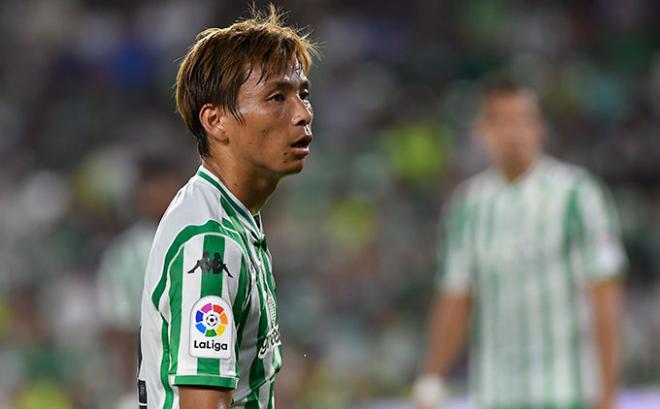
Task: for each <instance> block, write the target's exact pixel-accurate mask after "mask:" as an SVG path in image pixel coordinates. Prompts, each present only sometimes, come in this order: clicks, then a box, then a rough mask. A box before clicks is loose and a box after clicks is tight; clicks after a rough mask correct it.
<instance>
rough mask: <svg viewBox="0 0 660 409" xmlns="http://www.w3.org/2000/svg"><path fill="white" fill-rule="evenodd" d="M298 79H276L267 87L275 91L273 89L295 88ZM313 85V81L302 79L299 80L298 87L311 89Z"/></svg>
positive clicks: (286, 89)
mask: <svg viewBox="0 0 660 409" xmlns="http://www.w3.org/2000/svg"><path fill="white" fill-rule="evenodd" d="M296 82H298V81H274V82H272V83H270V84H268V85H267V87H266V88H267V89H269V90H271V91H273V90H282V91H290V90H293V89H295V88H296V87H295V84H296ZM311 86H312V83H311V82H310V81H309V80H302V81H300V82H299V85H298V88H299V89H310V87H311Z"/></svg>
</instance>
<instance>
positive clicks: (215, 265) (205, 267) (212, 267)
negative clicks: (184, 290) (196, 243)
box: [188, 251, 234, 278]
mask: <svg viewBox="0 0 660 409" xmlns="http://www.w3.org/2000/svg"><path fill="white" fill-rule="evenodd" d="M198 268H199V269H200V270H202V273H211V272H213V274H220V273H222V272H223V271H225V272H226V273H227V275H228V276H229V277H231V278H234V276H233V275H231V273H230V272H229V269H228V268H227V264H225V263H224V261H222V258H221V257H220V253H218V252H217V251H216V252H215V253H213V260H211V256H210V255H209V252H208V251H205V252H204V253H202V258H201V259H199V260H197V263H196V264H195V266H194V267H193V268H192V269H190V271H188V274H192V273H194V272H195V270H197V269H198Z"/></svg>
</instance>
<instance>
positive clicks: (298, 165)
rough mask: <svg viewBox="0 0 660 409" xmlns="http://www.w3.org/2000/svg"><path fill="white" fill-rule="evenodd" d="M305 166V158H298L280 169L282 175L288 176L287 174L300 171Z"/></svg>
mask: <svg viewBox="0 0 660 409" xmlns="http://www.w3.org/2000/svg"><path fill="white" fill-rule="evenodd" d="M304 167H305V160H304V159H299V160H296V161H291V162H289V163H287V164H286V167H285V168H284V169H282V172H281V174H282V176H289V175H295V174H298V173H300V172H302V170H303V168H304Z"/></svg>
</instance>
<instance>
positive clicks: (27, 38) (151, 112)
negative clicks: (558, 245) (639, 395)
mask: <svg viewBox="0 0 660 409" xmlns="http://www.w3.org/2000/svg"><path fill="white" fill-rule="evenodd" d="M544 3H550V2H534V1H522V0H520V1H495V0H482V1H457V2H435V1H422V0H418V1H408V2H383V1H375V0H361V1H356V2H354V1H347V0H341V1H340V0H337V1H335V0H315V1H303V0H290V1H282V2H281V3H280V4H281V5H282V6H283V7H284V8H285V9H287V10H290V11H291V14H290V15H289V21H291V22H294V23H297V24H298V25H302V26H307V25H309V26H310V27H311V28H312V29H313V37H314V38H315V39H318V40H319V41H320V43H321V46H322V53H323V59H322V60H321V62H320V63H318V64H316V66H315V67H314V68H313V70H312V75H311V79H312V82H313V90H312V102H313V104H314V107H315V112H316V118H315V123H314V131H315V141H314V144H313V147H312V151H313V155H312V156H311V157H310V158H309V159H308V162H307V166H306V169H305V171H304V172H303V175H302V176H299V177H296V178H291V179H288V180H286V181H285V182H283V184H282V186H280V188H279V190H278V191H277V192H276V194H275V195H274V197H273V199H272V200H271V202H270V203H269V204H268V206H267V207H266V209H265V210H264V222H265V225H266V231H267V232H268V237H269V246H270V248H271V251H272V253H273V257H274V261H275V274H276V278H277V281H278V295H279V303H280V307H279V309H280V320H281V329H282V335H283V340H284V348H285V349H284V353H285V361H284V369H283V371H282V373H281V376H280V377H279V379H278V381H279V385H278V388H279V391H278V406H280V407H283V408H305V409H326V408H327V409H331V408H351V407H356V406H357V405H359V404H361V403H364V402H367V401H368V400H370V399H372V398H375V397H378V398H384V397H385V398H387V397H403V396H405V394H407V393H408V391H409V383H410V381H411V380H412V379H413V377H414V375H415V371H416V370H417V367H418V363H419V360H420V358H421V356H420V354H421V350H422V349H421V346H422V345H423V344H424V342H425V341H424V339H425V329H424V324H425V321H426V311H427V308H428V303H429V301H430V299H431V294H432V292H433V291H434V274H435V257H436V256H435V255H436V247H437V240H436V226H437V221H438V217H439V215H440V212H441V209H442V206H443V203H444V200H445V198H446V197H447V194H448V192H449V191H450V189H451V188H452V187H453V186H455V184H456V183H457V182H458V181H460V180H461V179H463V178H464V177H466V176H468V175H471V174H473V173H474V172H476V171H477V170H479V169H480V168H481V167H483V165H484V160H483V155H482V153H481V152H479V151H478V150H477V149H476V148H475V145H474V144H473V143H472V140H471V135H470V121H471V119H472V116H473V115H474V102H475V96H476V92H477V91H478V88H477V80H478V79H479V78H480V77H481V76H482V75H484V74H487V73H489V72H492V71H493V70H500V69H504V68H505V69H508V70H510V71H511V72H513V73H515V74H516V75H517V76H519V77H520V78H521V79H522V80H524V81H527V82H529V83H530V84H532V85H533V86H535V87H536V88H537V89H539V90H540V92H541V95H542V96H543V102H544V104H545V107H546V113H547V115H548V118H549V126H550V129H551V137H550V138H549V140H548V147H549V150H550V151H551V152H553V153H554V154H555V155H557V156H558V157H560V158H563V159H566V160H569V161H572V162H574V163H577V164H580V165H583V166H585V167H587V168H589V169H591V170H592V171H593V172H594V173H595V174H597V175H599V176H600V177H601V178H602V179H604V180H605V181H606V182H607V184H608V185H609V186H610V188H611V189H612V190H613V192H614V195H615V198H616V202H617V205H618V207H619V210H620V213H621V217H622V225H623V231H624V240H625V244H626V249H627V251H628V256H629V259H630V263H631V268H630V271H629V272H628V275H627V283H626V287H627V298H626V313H625V317H624V331H623V335H624V339H625V350H624V354H623V357H624V362H623V370H624V382H625V384H626V386H627V387H646V386H649V385H650V386H652V385H655V386H656V387H657V386H658V385H659V384H660V314H659V313H658V312H660V281H659V280H658V272H659V271H660V251H659V249H660V143H659V142H658V141H659V139H658V131H659V130H660V48H659V47H660V26H659V25H658V24H657V17H659V16H660V5H659V4H658V3H657V2H653V1H642V0H628V1H614V0H598V1H596V0H594V1H559V2H552V5H550V4H544ZM257 4H260V3H259V2H257ZM247 8H248V7H247V5H246V4H245V3H244V2H234V1H231V2H230V1H208V0H199V1H195V2H187V1H183V0H176V1H175V0H166V1H146V0H132V1H126V0H121V1H114V2H103V1H97V0H89V1H82V0H48V1H46V0H43V1H39V0H6V1H3V2H2V4H1V5H0V33H1V34H0V36H1V37H2V41H0V50H1V54H2V55H3V56H4V58H2V60H1V61H0V84H1V87H2V88H1V89H2V92H0V128H1V129H2V131H1V132H0V260H2V262H1V263H0V368H1V369H0V408H19V409H33V408H46V407H47V408H51V409H69V408H114V407H117V405H122V403H121V401H122V399H121V398H119V397H121V396H124V395H125V394H127V393H128V394H131V396H132V393H133V385H134V378H133V375H132V373H131V370H132V369H131V368H132V367H131V365H133V363H132V362H133V360H134V359H135V358H134V356H133V355H132V352H126V351H130V350H131V349H130V348H128V349H126V348H124V349H122V348H123V347H118V346H117V344H118V343H120V341H116V338H115V335H113V334H114V333H115V332H116V331H120V332H121V331H124V332H125V333H126V332H128V333H131V331H133V329H134V328H136V326H137V321H136V320H137V317H135V316H134V315H131V311H132V310H131V309H132V308H133V307H132V305H131V300H133V299H135V298H136V297H139V295H137V296H136V295H132V294H140V290H141V289H140V288H138V287H139V285H136V284H135V282H138V283H141V278H140V279H139V280H137V281H135V282H134V281H132V280H131V278H130V277H129V278H126V277H121V276H119V277H118V276H117V275H115V276H112V273H107V274H106V273H104V271H106V270H107V267H104V266H103V264H104V261H103V260H108V258H112V257H114V256H113V255H111V254H110V255H109V254H108V253H109V252H111V251H112V250H108V249H112V248H115V247H116V246H117V243H118V242H122V241H123V240H129V242H130V240H132V239H131V238H127V237H128V235H129V233H130V232H131V231H133V232H134V231H135V228H136V226H138V227H139V226H146V227H145V229H144V232H146V233H139V234H143V236H140V237H144V235H146V236H148V235H149V234H150V233H149V232H150V231H151V230H150V229H151V227H150V226H151V225H149V224H148V223H147V224H146V225H141V224H140V223H141V222H142V221H144V220H146V219H144V217H145V216H144V215H145V214H147V213H148V210H146V211H145V209H144V206H143V205H144V203H145V201H146V203H151V204H154V203H157V202H158V200H161V199H162V198H163V196H165V201H167V200H169V197H170V195H171V194H172V193H171V192H170V190H168V187H171V184H172V183H173V182H172V181H176V183H178V184H181V183H183V181H185V178H187V177H188V176H189V175H192V172H193V171H194V170H195V169H196V167H197V166H198V162H197V158H196V152H195V145H194V139H193V138H192V137H191V136H190V135H188V134H187V133H186V130H185V128H184V126H183V124H182V123H181V122H180V121H179V119H178V118H177V116H176V114H175V110H174V103H173V98H172V92H173V89H172V84H173V83H174V78H175V73H176V69H177V59H178V58H180V57H181V56H182V55H184V53H185V51H186V49H187V47H188V45H189V44H190V43H191V42H192V40H193V39H194V36H195V34H196V33H197V32H199V31H201V29H203V28H204V27H208V26H217V25H226V24H228V23H231V22H232V21H233V20H234V19H236V18H237V17H240V16H245V15H246V13H247V12H246V10H247ZM154 157H157V158H159V160H160V162H161V163H159V164H154V161H153V158H154ZM145 158H146V159H145ZM150 161H151V162H150ZM145 163H146V165H145ZM150 163H151V166H150V165H149V164H150ZM145 169H146V171H145ZM150 169H151V170H154V169H155V170H156V171H157V170H158V169H168V172H169V173H168V174H169V175H171V176H172V177H173V179H170V180H169V181H170V184H169V185H167V183H166V184H165V185H166V186H165V187H164V188H163V190H161V191H159V192H160V193H158V192H145V190H147V189H146V187H145V186H146V182H145V179H144V178H145V172H146V173H147V174H148V173H149V170H150ZM152 173H153V172H152ZM156 173H158V172H156ZM147 207H148V206H147ZM151 211H153V209H151ZM145 212H146V213H145ZM136 223H137V224H136ZM127 232H128V233H127ZM135 240H136V241H139V240H140V238H138V239H135ZM147 247H148V246H147ZM133 248H134V249H135V250H136V251H140V249H141V248H140V246H138V245H135V246H133ZM136 257H138V258H139V255H138V256H136ZM106 263H107V261H106ZM126 263H129V264H128V265H129V266H130V265H131V264H130V263H131V261H130V260H129V261H126ZM135 264H136V265H137V264H139V261H135ZM113 265H114V264H113ZM122 268H123V269H124V271H126V270H130V267H122ZM110 270H112V268H111V269H110ZM141 273H142V271H135V274H141ZM108 274H110V275H109V276H108ZM108 277H110V278H108ZM122 280H126V281H122ZM136 286H137V287H136ZM113 292H115V293H116V292H119V293H120V294H119V295H118V296H121V295H122V294H123V295H124V301H123V302H125V303H126V304H125V305H123V304H122V306H120V305H119V304H118V303H120V301H117V300H113V299H110V300H108V296H107V294H112V293H113ZM104 303H105V304H106V305H104ZM108 303H109V304H111V306H112V307H115V313H114V314H115V315H114V316H113V315H112V314H110V315H109V314H106V313H105V312H104V309H105V308H107V304H108ZM136 304H137V300H136ZM118 310H119V312H117V311H118ZM128 344H129V345H130V341H128ZM455 375H456V378H457V379H458V380H459V383H460V380H461V379H462V374H461V371H460V370H459V371H458V373H456V374H455ZM125 407H134V403H132V402H130V400H128V401H127V402H126V403H125Z"/></svg>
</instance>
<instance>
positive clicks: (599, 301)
mask: <svg viewBox="0 0 660 409" xmlns="http://www.w3.org/2000/svg"><path fill="white" fill-rule="evenodd" d="M591 293H592V294H591V295H592V300H593V306H594V325H595V334H596V343H597V348H598V357H599V360H600V369H601V371H600V372H601V382H602V394H601V403H600V405H601V407H602V408H603V409H609V408H611V407H613V406H612V405H613V404H614V401H615V399H616V394H617V389H618V384H619V322H620V316H621V284H620V283H619V282H618V281H609V282H603V283H598V284H594V286H593V287H592V289H591Z"/></svg>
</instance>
